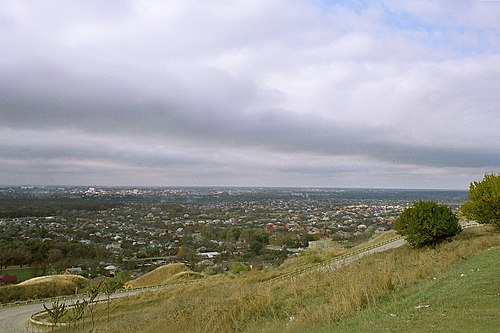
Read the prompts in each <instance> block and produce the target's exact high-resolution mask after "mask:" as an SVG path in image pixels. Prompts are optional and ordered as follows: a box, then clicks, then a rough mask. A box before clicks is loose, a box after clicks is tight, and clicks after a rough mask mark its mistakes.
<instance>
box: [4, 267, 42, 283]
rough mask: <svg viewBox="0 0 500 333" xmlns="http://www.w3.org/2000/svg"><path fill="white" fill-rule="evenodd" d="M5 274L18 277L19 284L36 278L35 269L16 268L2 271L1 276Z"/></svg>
mask: <svg viewBox="0 0 500 333" xmlns="http://www.w3.org/2000/svg"><path fill="white" fill-rule="evenodd" d="M4 274H8V275H15V276H17V282H18V283H19V282H23V281H26V280H29V279H31V278H32V277H34V270H33V268H14V269H2V270H0V275H4Z"/></svg>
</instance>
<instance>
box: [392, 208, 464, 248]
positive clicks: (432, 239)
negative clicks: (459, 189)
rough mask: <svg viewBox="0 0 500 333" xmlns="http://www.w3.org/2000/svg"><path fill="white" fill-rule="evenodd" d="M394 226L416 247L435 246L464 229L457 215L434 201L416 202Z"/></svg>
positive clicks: (403, 213)
mask: <svg viewBox="0 0 500 333" xmlns="http://www.w3.org/2000/svg"><path fill="white" fill-rule="evenodd" d="M394 227H395V229H396V231H397V232H398V233H399V234H401V235H403V236H406V240H407V241H408V243H410V244H411V245H413V246H415V247H422V246H427V245H431V246H435V245H436V244H438V243H439V242H441V241H443V240H445V239H447V238H449V237H452V236H455V235H456V234H459V233H460V232H461V231H462V228H461V227H460V224H459V223H458V218H457V216H456V215H455V214H454V213H453V212H452V211H451V210H450V209H449V208H448V207H446V206H444V205H440V204H438V203H436V202H434V201H419V202H416V203H414V204H413V206H412V207H410V208H407V209H405V210H404V211H403V212H402V213H401V215H400V216H399V218H398V219H397V220H396V223H395V226H394Z"/></svg>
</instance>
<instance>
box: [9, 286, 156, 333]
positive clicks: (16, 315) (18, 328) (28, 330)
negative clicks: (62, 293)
mask: <svg viewBox="0 0 500 333" xmlns="http://www.w3.org/2000/svg"><path fill="white" fill-rule="evenodd" d="M152 289H155V288H152ZM152 289H141V290H131V291H124V292H120V293H116V294H114V295H112V296H111V298H119V297H126V296H132V295H136V294H138V293H142V292H145V291H146V290H152ZM77 299H81V297H73V298H71V297H68V298H66V299H65V302H66V304H68V305H69V304H71V303H72V301H76V300H77ZM99 299H100V300H105V299H106V296H104V295H102V296H100V297H99ZM45 304H47V305H49V304H51V302H46V303H45ZM42 310H43V304H42V303H36V304H26V305H18V306H13V307H10V308H2V309H0V333H39V332H49V331H50V329H43V328H41V327H38V326H35V325H31V324H30V323H29V319H30V317H31V315H33V314H34V313H36V312H38V311H42Z"/></svg>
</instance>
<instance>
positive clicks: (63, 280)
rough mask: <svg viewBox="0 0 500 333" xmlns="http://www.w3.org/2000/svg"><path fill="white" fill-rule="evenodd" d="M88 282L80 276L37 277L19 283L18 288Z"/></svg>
mask: <svg viewBox="0 0 500 333" xmlns="http://www.w3.org/2000/svg"><path fill="white" fill-rule="evenodd" d="M87 282H88V280H87V279H86V278H84V277H83V276H80V275H62V274H58V275H47V276H39V277H35V278H32V279H29V280H26V281H24V282H21V283H19V285H20V286H32V285H36V284H44V283H60V284H68V283H71V284H82V283H87Z"/></svg>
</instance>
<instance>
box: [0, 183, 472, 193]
mask: <svg viewBox="0 0 500 333" xmlns="http://www.w3.org/2000/svg"><path fill="white" fill-rule="evenodd" d="M8 187H20V188H21V187H33V188H61V187H73V188H85V187H87V188H91V187H97V188H99V187H100V188H124V189H133V188H137V189H145V188H154V189H161V188H205V189H218V188H220V189H321V190H404V191H457V192H459V191H465V192H466V191H468V190H469V189H457V188H412V187H408V188H404V187H346V186H339V187H335V186H274V185H264V186H261V185H97V184H90V185H89V184H80V185H68V184H66V185H62V184H58V185H48V184H45V185H42V184H36V185H34V184H11V185H8V184H0V188H8Z"/></svg>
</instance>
